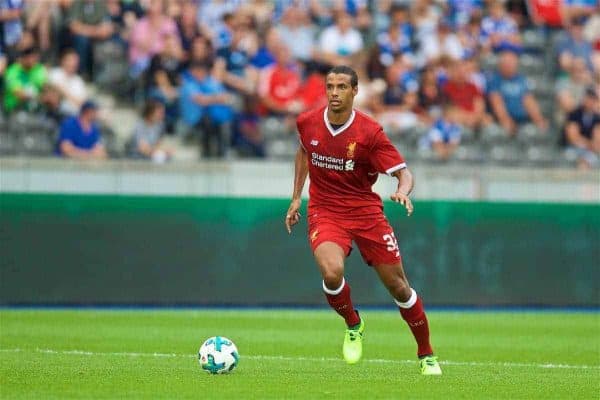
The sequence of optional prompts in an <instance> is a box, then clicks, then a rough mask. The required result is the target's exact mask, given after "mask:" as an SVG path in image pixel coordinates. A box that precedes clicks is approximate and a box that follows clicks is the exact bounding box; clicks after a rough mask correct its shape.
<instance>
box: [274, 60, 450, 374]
mask: <svg viewBox="0 0 600 400" xmlns="http://www.w3.org/2000/svg"><path fill="white" fill-rule="evenodd" d="M326 92H327V99H328V104H327V106H325V107H321V108H318V109H315V110H312V111H307V112H305V113H303V114H301V115H300V116H299V117H298V120H297V126H298V132H299V135H300V147H299V149H298V152H297V154H296V160H295V173H294V192H293V195H292V202H291V204H290V207H289V209H288V211H287V215H286V218H285V225H286V227H287V230H288V233H291V231H292V227H293V226H294V225H295V224H297V223H298V221H299V220H300V214H299V212H298V211H299V209H300V205H301V201H302V200H301V194H302V189H303V187H304V183H305V181H306V177H307V176H308V175H310V190H309V192H310V193H309V194H310V200H309V203H308V238H309V242H310V245H311V248H312V251H313V254H314V256H315V259H316V262H317V264H318V266H319V269H320V271H321V275H322V276H323V291H324V292H325V296H326V297H327V301H328V302H329V304H330V306H331V307H332V308H333V309H334V310H335V311H336V312H337V313H338V314H339V315H341V316H342V317H343V318H344V320H345V322H346V325H347V327H348V328H347V329H346V334H345V338H344V345H343V355H344V359H345V360H346V362H348V363H349V364H354V363H357V362H358V361H359V360H360V359H361V357H362V340H363V335H364V331H365V322H364V320H363V319H362V318H361V317H360V315H359V313H358V312H357V311H356V309H355V308H354V306H353V304H352V299H351V297H350V286H349V285H348V282H347V281H346V280H345V279H344V260H345V258H346V257H347V256H348V255H349V254H350V251H351V249H352V242H353V241H354V242H355V243H356V245H357V247H358V249H359V251H360V253H361V255H362V257H363V259H364V261H365V262H366V263H367V264H368V265H370V266H372V267H373V269H375V271H376V272H377V274H378V275H379V278H380V279H381V281H382V282H383V284H384V285H385V286H386V287H387V289H388V290H389V292H390V294H391V295H392V296H393V298H394V301H395V302H396V304H397V305H398V307H399V309H400V314H401V315H402V318H403V319H404V320H405V321H406V322H407V324H408V326H409V327H410V330H411V331H412V333H413V335H414V337H415V340H416V342H417V346H418V350H417V355H418V357H419V359H420V367H421V374H423V375H440V374H441V373H442V371H441V369H440V366H439V364H438V361H437V358H436V357H435V356H434V355H433V349H432V348H431V344H430V343H429V325H428V323H427V317H426V316H425V310H424V309H423V303H422V302H421V299H420V298H419V297H418V296H417V293H416V292H415V290H414V289H412V288H411V287H410V285H409V283H408V280H407V279H406V275H405V274H404V269H403V267H402V260H401V258H400V251H399V249H398V243H397V242H396V237H395V236H394V231H393V230H392V228H391V226H390V225H389V223H388V221H387V219H386V217H385V215H384V214H383V204H382V202H381V198H380V197H379V196H378V195H377V194H376V193H374V192H373V191H372V189H371V187H372V186H373V184H374V183H375V181H376V180H377V175H378V174H379V173H386V174H388V175H391V176H394V177H396V178H397V179H398V188H397V190H396V192H395V193H394V194H392V195H391V199H392V200H393V201H395V202H397V203H400V204H402V205H403V206H404V207H405V208H406V211H407V213H408V215H409V216H410V215H411V214H412V212H413V205H412V202H411V200H410V198H409V195H410V192H411V191H412V188H413V178H412V174H411V173H410V171H409V170H408V168H406V163H405V162H404V159H403V158H402V156H401V155H400V153H398V151H397V150H396V148H395V147H394V146H393V145H392V144H391V142H390V141H389V140H388V138H387V136H386V134H385V133H384V132H383V129H382V128H381V126H380V125H379V124H378V123H377V122H376V121H374V120H373V119H371V118H370V117H368V116H367V115H365V114H363V113H361V112H360V111H356V110H354V109H353V101H354V96H356V94H357V92H358V77H357V75H356V72H355V71H354V70H353V69H352V68H350V67H347V66H337V67H334V68H332V69H331V70H330V71H329V73H328V74H327V76H326Z"/></svg>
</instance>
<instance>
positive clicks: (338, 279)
mask: <svg viewBox="0 0 600 400" xmlns="http://www.w3.org/2000/svg"><path fill="white" fill-rule="evenodd" d="M343 279H344V274H343V272H342V270H341V269H331V270H325V271H323V282H325V286H327V288H328V289H331V290H335V289H337V288H339V287H340V286H341V285H342V281H343Z"/></svg>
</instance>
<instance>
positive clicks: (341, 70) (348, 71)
mask: <svg viewBox="0 0 600 400" xmlns="http://www.w3.org/2000/svg"><path fill="white" fill-rule="evenodd" d="M329 74H344V75H348V76H349V77H350V86H352V87H357V86H358V75H357V74H356V71H355V70H353V69H352V68H350V67H349V66H347V65H336V66H335V67H333V68H331V69H330V70H329V72H327V75H329Z"/></svg>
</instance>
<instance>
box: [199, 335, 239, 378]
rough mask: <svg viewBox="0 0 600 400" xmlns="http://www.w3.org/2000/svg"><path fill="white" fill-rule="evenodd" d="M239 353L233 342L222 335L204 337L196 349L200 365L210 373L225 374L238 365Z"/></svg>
mask: <svg viewBox="0 0 600 400" xmlns="http://www.w3.org/2000/svg"><path fill="white" fill-rule="evenodd" d="M239 360H240V355H239V354H238V349H237V347H235V344H234V343H233V342H232V341H231V340H229V339H227V338H226V337H223V336H213V337H211V338H208V339H206V341H205V342H204V343H202V346H200V350H199V351H198V361H199V362H200V367H202V369H203V370H204V371H206V372H208V373H210V374H226V373H229V372H231V371H233V369H234V368H235V367H236V366H237V365H238V362H239Z"/></svg>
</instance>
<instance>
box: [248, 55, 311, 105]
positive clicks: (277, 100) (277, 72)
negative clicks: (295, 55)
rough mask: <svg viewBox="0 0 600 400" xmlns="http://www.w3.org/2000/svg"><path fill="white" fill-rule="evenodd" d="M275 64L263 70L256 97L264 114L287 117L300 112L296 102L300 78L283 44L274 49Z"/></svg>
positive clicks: (298, 102)
mask: <svg viewBox="0 0 600 400" xmlns="http://www.w3.org/2000/svg"><path fill="white" fill-rule="evenodd" d="M274 53H275V61H276V62H275V64H273V65H272V66H270V67H267V68H265V69H264V70H263V71H262V73H261V75H260V79H259V85H258V96H259V98H260V101H261V104H262V107H263V110H264V112H265V113H268V114H270V115H275V116H289V115H295V114H299V113H300V111H302V102H301V101H300V100H298V90H299V89H300V85H301V76H300V72H299V70H298V66H297V65H295V63H294V62H293V60H292V58H291V54H290V50H289V49H288V48H287V47H286V46H285V45H283V44H279V45H277V46H276V47H275V49H274Z"/></svg>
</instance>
